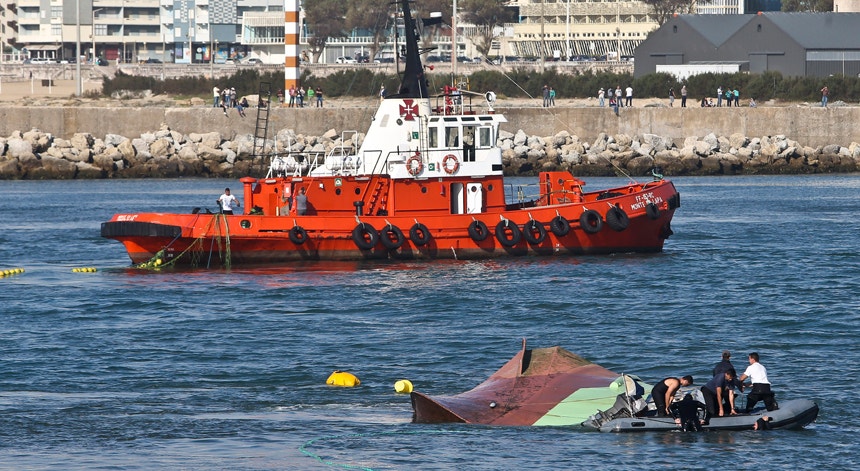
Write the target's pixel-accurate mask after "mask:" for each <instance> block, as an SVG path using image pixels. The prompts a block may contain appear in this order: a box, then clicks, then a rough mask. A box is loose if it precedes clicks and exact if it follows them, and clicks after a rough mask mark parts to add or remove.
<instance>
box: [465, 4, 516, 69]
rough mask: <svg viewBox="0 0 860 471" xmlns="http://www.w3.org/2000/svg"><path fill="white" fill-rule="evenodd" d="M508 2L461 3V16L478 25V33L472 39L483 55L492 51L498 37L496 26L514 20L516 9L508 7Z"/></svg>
mask: <svg viewBox="0 0 860 471" xmlns="http://www.w3.org/2000/svg"><path fill="white" fill-rule="evenodd" d="M507 4H508V2H506V1H504V0H463V1H462V3H461V4H460V5H459V6H460V17H461V18H462V19H463V20H464V21H466V22H468V23H472V24H473V25H475V26H477V29H476V31H477V33H476V34H475V36H474V37H472V41H474V43H475V47H477V48H478V51H479V52H480V53H481V54H482V55H487V54H489V52H490V47H491V45H492V44H493V40H494V39H495V38H496V35H495V32H494V31H495V29H496V26H502V25H504V24H505V23H507V22H511V21H513V20H514V10H513V9H511V8H508V7H507V6H506V5H507Z"/></svg>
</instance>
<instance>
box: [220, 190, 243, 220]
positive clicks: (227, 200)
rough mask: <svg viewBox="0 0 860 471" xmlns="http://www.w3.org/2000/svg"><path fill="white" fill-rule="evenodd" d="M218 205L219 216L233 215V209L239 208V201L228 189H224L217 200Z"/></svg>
mask: <svg viewBox="0 0 860 471" xmlns="http://www.w3.org/2000/svg"><path fill="white" fill-rule="evenodd" d="M218 205H219V206H221V214H233V208H234V207H236V208H238V207H239V200H238V199H236V197H235V196H233V195H231V194H230V189H229V188H225V189H224V194H223V195H221V197H220V198H218Z"/></svg>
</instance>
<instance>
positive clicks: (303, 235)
mask: <svg viewBox="0 0 860 471" xmlns="http://www.w3.org/2000/svg"><path fill="white" fill-rule="evenodd" d="M307 240H308V231H306V230H305V228H304V227H302V226H293V228H292V229H290V242H292V243H294V244H296V245H302V244H304V243H305V242H307Z"/></svg>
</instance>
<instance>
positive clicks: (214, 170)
mask: <svg viewBox="0 0 860 471" xmlns="http://www.w3.org/2000/svg"><path fill="white" fill-rule="evenodd" d="M363 138H364V134H363V133H357V134H354V135H350V136H346V137H342V136H341V135H339V134H338V133H337V132H335V131H334V130H330V131H328V132H326V133H324V134H323V135H322V136H307V135H303V134H296V133H295V132H294V131H293V130H290V129H282V130H280V131H278V132H277V133H276V134H275V136H274V139H270V140H267V141H266V142H265V143H264V144H263V146H262V148H261V149H257V150H256V152H255V149H254V144H255V143H254V137H253V136H252V135H251V134H236V135H234V136H231V137H230V138H229V139H228V138H225V137H224V136H223V135H221V134H220V133H218V132H209V133H190V134H181V133H179V132H176V131H173V130H171V129H170V128H169V127H168V126H167V125H162V126H161V128H160V129H159V130H158V131H154V132H146V133H143V134H141V135H140V136H137V137H126V136H120V135H117V134H107V135H106V136H105V137H104V138H98V137H95V136H93V135H92V134H89V133H76V134H74V135H73V136H72V137H71V138H70V139H62V138H58V137H55V136H52V135H51V134H49V133H44V132H41V131H39V130H38V129H33V130H30V131H27V132H20V131H15V132H13V133H12V135H11V136H9V137H7V138H0V179H6V180H9V179H33V180H47V179H93V178H153V177H156V178H170V177H234V178H237V177H243V176H247V175H251V176H258V177H259V176H263V175H265V173H266V171H267V168H268V164H267V162H263V159H262V158H260V157H255V154H256V155H272V153H273V152H277V153H279V154H285V153H287V152H304V153H314V154H317V155H318V156H319V158H322V156H324V155H326V154H328V153H329V152H331V151H332V150H333V149H335V148H338V147H343V148H346V149H348V150H355V149H356V148H357V147H358V146H359V145H360V144H361V141H362V140H363ZM498 145H499V146H500V147H501V149H502V159H503V163H504V171H505V174H506V175H535V174H537V173H538V172H541V171H548V170H569V171H570V172H571V173H573V174H574V175H580V176H613V175H618V174H622V173H626V174H629V175H631V176H644V175H648V174H649V172H650V169H651V168H653V167H655V166H657V167H660V168H662V171H663V173H664V174H665V175H667V176H673V175H674V176H677V175H738V174H790V173H796V174H803V173H828V172H854V171H858V170H860V144H858V143H856V142H852V143H851V144H850V145H848V146H847V147H846V146H841V145H838V144H832V145H826V146H819V147H809V146H804V145H803V144H801V143H798V142H796V141H794V140H792V139H789V138H788V137H786V136H783V135H777V136H762V137H752V138H750V137H747V136H743V135H740V134H732V135H731V136H716V135H714V134H708V135H706V136H702V137H688V138H686V139H685V140H684V141H683V142H682V143H680V145H678V143H676V142H674V141H673V140H672V139H669V138H666V137H662V136H659V135H656V134H647V133H646V134H641V135H634V136H630V135H626V134H615V135H609V134H606V133H601V134H600V135H599V136H598V137H597V138H596V139H595V140H594V141H592V142H588V141H584V140H581V139H580V138H579V137H577V136H575V135H571V134H570V133H568V132H567V131H562V132H559V133H557V134H555V135H553V136H535V135H528V134H526V133H525V132H524V131H523V130H519V131H517V132H516V133H510V132H507V131H501V132H500V133H499V136H498Z"/></svg>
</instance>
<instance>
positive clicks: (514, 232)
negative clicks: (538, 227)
mask: <svg viewBox="0 0 860 471" xmlns="http://www.w3.org/2000/svg"><path fill="white" fill-rule="evenodd" d="M509 232H510V233H509ZM522 238H523V233H522V232H521V231H520V228H519V226H517V225H516V224H514V223H512V222H511V221H508V220H507V219H505V220H503V221H499V223H498V224H496V239H497V240H498V241H499V243H500V244H502V245H504V246H505V247H513V246H515V245H517V244H519V243H520V240H521V239H522Z"/></svg>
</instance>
